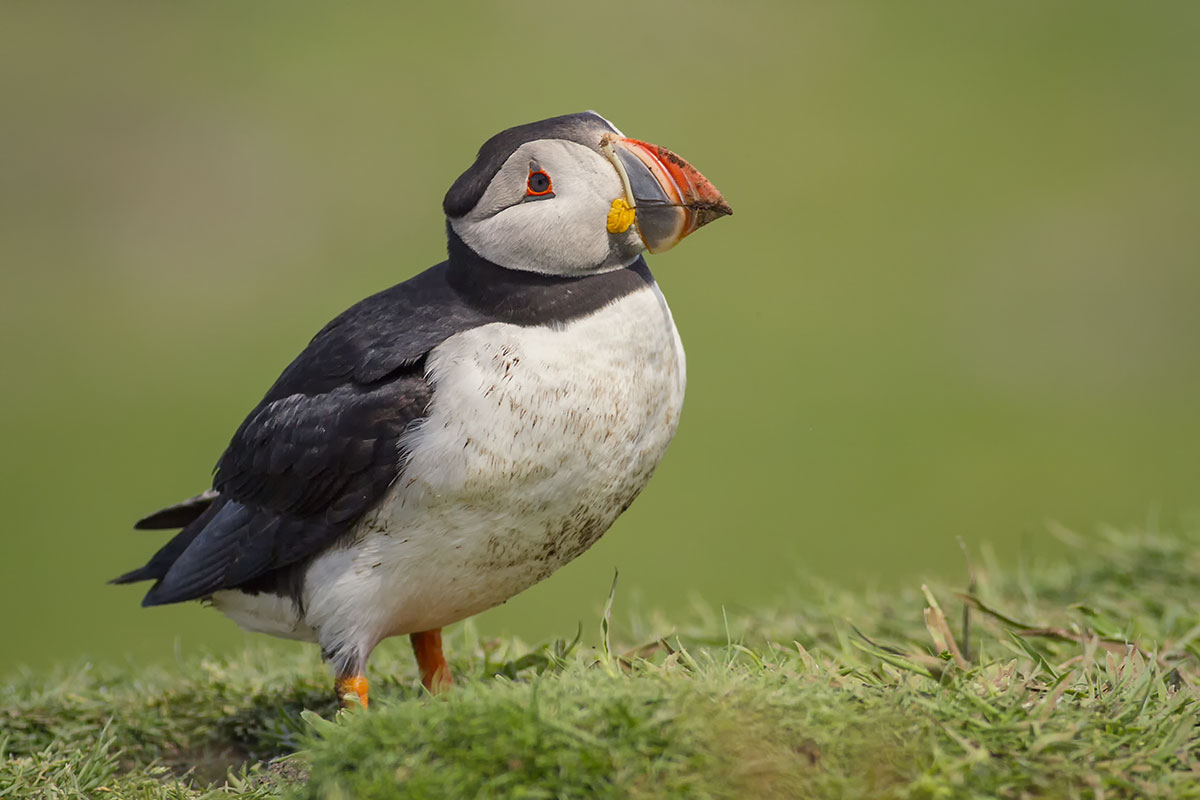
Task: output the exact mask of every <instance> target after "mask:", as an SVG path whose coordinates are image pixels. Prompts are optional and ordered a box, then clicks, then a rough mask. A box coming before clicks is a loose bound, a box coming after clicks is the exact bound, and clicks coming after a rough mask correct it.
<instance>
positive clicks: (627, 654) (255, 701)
mask: <svg viewBox="0 0 1200 800" xmlns="http://www.w3.org/2000/svg"><path fill="white" fill-rule="evenodd" d="M1061 536H1062V537H1063V538H1066V539H1067V540H1069V542H1070V544H1071V547H1072V549H1071V554H1072V557H1071V558H1070V559H1068V560H1065V561H1063V562H1061V563H1057V564H1052V565H1043V566H1039V567H1027V568H1023V569H1020V570H1008V569H1003V568H1000V567H998V566H996V565H995V564H992V563H990V562H986V559H985V562H986V563H985V564H983V565H977V566H975V567H974V568H972V569H971V570H970V576H969V578H968V579H967V580H966V581H965V585H964V586H960V587H943V586H935V587H919V588H918V587H913V588H911V589H909V590H904V591H898V592H889V593H886V594H884V593H866V594H863V593H856V594H851V593H848V592H845V591H843V590H839V589H835V588H831V587H827V586H824V587H823V586H820V585H811V586H809V587H807V589H806V590H805V591H799V592H797V595H796V597H794V598H792V599H791V600H790V601H789V602H786V603H783V604H780V606H779V607H778V608H775V609H773V610H763V611H755V612H751V613H745V614H737V615H727V614H724V613H721V612H719V611H716V610H712V609H704V608H698V609H697V610H696V611H695V613H694V615H693V618H692V619H691V620H690V621H689V622H688V623H687V624H685V625H679V626H672V625H671V624H669V623H668V622H666V621H665V620H662V619H658V618H655V617H654V616H652V615H651V616H646V617H643V618H640V619H637V620H635V621H633V622H631V623H630V624H629V625H627V626H625V628H624V629H625V630H626V633H625V634H624V635H623V636H620V637H618V636H616V635H615V634H614V635H613V636H612V637H611V638H612V639H613V640H614V641H613V643H611V644H610V643H609V641H610V635H609V634H610V632H609V630H608V625H609V617H608V615H607V614H606V615H605V618H604V620H603V622H602V629H603V635H604V640H605V644H604V645H602V646H601V647H599V648H594V649H593V648H584V647H581V646H578V645H577V644H572V643H569V642H562V641H560V642H554V643H551V644H549V645H546V646H542V647H537V648H529V647H525V646H523V645H521V644H520V643H517V642H511V641H509V642H497V641H482V640H480V639H479V638H478V637H477V636H476V635H475V634H474V632H473V631H472V629H471V628H470V627H469V626H459V628H458V630H457V631H456V633H455V635H454V636H453V637H452V639H451V640H450V642H449V646H450V653H451V660H452V665H453V667H454V668H455V671H456V679H457V680H458V686H457V687H456V689H455V690H454V691H453V692H452V693H451V694H449V695H448V696H445V697H439V698H430V697H427V696H425V695H423V694H422V693H421V692H420V691H419V690H418V688H417V687H416V685H415V681H413V680H410V676H412V675H413V674H414V671H413V668H412V665H411V663H409V662H408V661H407V660H405V659H401V658H392V659H389V658H387V657H385V658H382V659H377V662H378V663H376V664H374V666H373V675H372V679H373V704H372V708H371V710H370V711H369V712H348V713H342V714H339V713H337V712H336V709H335V707H334V704H333V700H332V698H331V696H330V692H329V687H328V676H327V675H326V673H325V671H324V670H323V668H322V667H321V666H320V665H319V664H318V663H316V659H315V656H312V655H303V654H302V655H291V654H281V653H280V652H277V651H269V650H265V649H263V650H250V651H247V652H245V653H242V654H240V655H237V656H234V657H228V658H210V659H203V660H198V661H193V662H189V663H184V664H181V665H178V666H176V667H173V668H171V669H161V668H156V669H133V668H121V667H116V666H97V665H85V666H80V667H76V668H74V669H64V670H62V671H60V672H58V673H57V674H56V675H54V676H52V677H49V678H48V677H46V676H39V675H33V674H28V673H23V674H18V675H17V676H15V678H14V679H13V680H12V681H11V682H9V683H8V684H7V685H6V686H5V687H4V688H3V690H2V691H3V694H2V695H0V731H2V733H0V754H2V757H0V798H8V797H47V798H74V797H88V798H95V797H122V798H123V797H129V798H147V799H148V800H149V799H150V798H200V797H239V798H265V797H277V796H285V797H301V798H307V797H312V798H317V797H321V798H370V797H430V798H441V797H526V798H559V797H614V798H615V797H621V798H629V797H632V798H639V797H646V798H650V797H696V798H742V797H768V798H769V797H799V798H832V797H845V798H990V797H1000V798H1035V797H1036V798H1042V797H1047V798H1077V797H1078V798H1106V799H1109V798H1123V797H1139V798H1140V797H1150V798H1158V797H1161V798H1168V797H1170V798H1189V797H1200V705H1198V703H1197V700H1198V699H1200V698H1198V693H1200V689H1198V688H1197V687H1198V681H1200V670H1198V660H1197V659H1198V658H1200V535H1188V536H1180V537H1165V536H1159V535H1152V534H1145V533H1141V534H1121V533H1115V532H1110V533H1108V534H1105V535H1104V536H1102V537H1100V538H1099V539H1097V540H1088V541H1084V540H1081V539H1078V538H1076V537H1073V536H1072V535H1070V534H1067V533H1065V532H1063V533H1061ZM616 605H617V606H618V608H619V607H620V605H621V596H620V594H619V593H618V594H617V595H616ZM617 618H618V619H620V615H619V614H618V617H617ZM618 627H620V626H618ZM620 639H625V640H626V641H627V642H630V643H636V644H637V645H638V646H626V645H619V644H616V641H619V640H620ZM394 650H395V651H397V652H399V648H394Z"/></svg>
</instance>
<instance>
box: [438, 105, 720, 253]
mask: <svg viewBox="0 0 1200 800" xmlns="http://www.w3.org/2000/svg"><path fill="white" fill-rule="evenodd" d="M442 208H443V209H444V210H445V212H446V217H447V218H448V219H449V221H450V227H451V228H452V229H453V230H454V232H455V233H456V234H458V236H459V238H461V239H462V240H463V242H465V243H466V244H467V246H468V247H470V248H471V249H472V250H474V251H475V252H476V253H478V254H479V255H480V256H483V257H484V258H486V259H487V260H488V261H491V262H493V263H495V264H499V265H500V266H502V267H508V268H510V269H520V270H526V271H530V272H541V273H546V274H551V275H585V274H588V273H592V272H605V271H608V270H612V269H617V268H619V267H623V266H628V265H629V264H631V263H632V262H633V261H634V259H636V258H637V256H638V254H640V253H641V252H642V250H649V251H650V252H652V253H659V252H662V251H663V250H667V249H668V248H670V247H672V246H674V245H675V244H676V243H677V242H678V241H679V240H680V239H682V238H683V237H685V236H687V235H688V234H689V233H691V232H692V231H694V230H696V229H697V228H699V227H700V226H702V225H705V224H707V223H709V222H712V221H713V220H714V219H717V218H718V217H722V216H724V215H726V214H732V213H733V210H732V209H730V207H729V204H728V203H726V202H725V198H723V197H721V193H720V192H718V191H717V189H716V187H714V186H713V185H712V184H711V183H709V182H708V180H707V179H706V178H705V177H704V176H703V175H701V174H700V173H699V172H698V171H697V170H696V169H695V168H694V167H692V166H691V165H690V164H688V163H687V162H686V161H684V160H683V159H682V158H680V157H679V156H677V155H675V154H674V153H672V152H671V151H670V150H667V149H666V148H664V147H658V146H656V145H652V144H646V143H645V142H639V141H637V140H636V139H626V138H625V137H624V136H622V135H621V132H620V131H618V130H617V129H616V128H614V127H613V126H612V125H611V124H610V123H609V122H608V120H606V119H604V117H602V116H600V115H599V114H597V113H596V112H594V111H585V112H584V113H582V114H568V115H566V116H562V117H552V118H551V119H546V120H542V121H541V122H532V123H530V124H528V125H519V126H517V127H515V128H509V129H508V130H506V131H503V132H501V133H498V134H496V135H495V136H493V137H492V138H491V139H488V140H487V141H486V142H485V143H484V145H483V147H481V148H480V150H479V156H478V157H477V158H476V159H475V163H474V164H472V165H471V167H470V169H468V170H467V171H466V172H464V173H463V174H462V175H460V176H459V178H458V180H456V181H455V182H454V185H453V186H451V187H450V191H449V192H447V193H446V199H445V200H444V201H443V203H442Z"/></svg>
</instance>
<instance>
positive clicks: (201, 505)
mask: <svg viewBox="0 0 1200 800" xmlns="http://www.w3.org/2000/svg"><path fill="white" fill-rule="evenodd" d="M217 497H219V495H218V494H217V492H216V491H215V490H213V489H209V490H208V491H206V492H202V493H200V494H198V495H196V496H195V497H189V498H188V499H187V500H184V501H183V502H181V503H176V504H175V505H173V506H167V507H166V508H164V509H161V510H159V511H155V512H154V513H153V514H150V515H149V516H147V517H143V518H142V519H139V520H138V521H137V522H136V523H134V526H133V527H134V528H136V529H138V530H139V531H161V530H167V529H170V528H183V527H185V526H187V525H189V524H191V522H192V521H193V520H194V519H196V517H198V516H200V515H201V514H203V513H204V512H205V511H207V510H208V507H209V506H210V505H212V501H213V500H216V499H217ZM130 574H131V575H132V574H133V573H130Z"/></svg>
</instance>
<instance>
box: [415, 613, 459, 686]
mask: <svg viewBox="0 0 1200 800" xmlns="http://www.w3.org/2000/svg"><path fill="white" fill-rule="evenodd" d="M409 638H410V639H412V646H413V652H414V653H416V655H417V666H418V667H420V668H421V683H423V684H424V685H425V688H426V689H428V690H429V691H430V692H432V693H433V694H438V693H440V692H443V691H445V690H446V689H448V688H450V685H451V684H452V683H453V682H454V681H452V680H451V679H450V665H449V664H447V663H446V657H445V656H444V655H442V629H441V628H437V629H436V630H432V631H422V632H421V633H414V634H412V635H411V636H410V637H409Z"/></svg>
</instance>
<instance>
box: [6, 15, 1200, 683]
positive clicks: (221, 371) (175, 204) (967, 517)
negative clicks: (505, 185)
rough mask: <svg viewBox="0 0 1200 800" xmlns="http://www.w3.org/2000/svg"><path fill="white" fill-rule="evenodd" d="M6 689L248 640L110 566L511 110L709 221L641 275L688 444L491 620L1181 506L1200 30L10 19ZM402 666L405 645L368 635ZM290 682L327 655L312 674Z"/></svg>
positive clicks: (854, 19) (1184, 507)
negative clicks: (596, 531)
mask: <svg viewBox="0 0 1200 800" xmlns="http://www.w3.org/2000/svg"><path fill="white" fill-rule="evenodd" d="M2 16H3V19H2V22H0V91H2V93H3V94H2V100H3V110H2V111H0V114H2V117H0V247H2V250H0V255H2V258H3V267H2V272H0V331H2V340H3V343H4V346H3V359H4V360H3V384H4V391H3V392H0V442H2V447H3V457H2V459H0V469H2V470H3V472H2V473H0V487H2V488H0V491H2V492H3V509H4V517H5V518H4V524H3V530H2V532H0V604H2V607H3V608H4V609H5V612H6V613H5V615H4V616H5V624H4V636H3V641H2V644H0V667H11V666H13V665H15V664H18V663H27V664H31V665H34V666H39V665H45V664H48V663H50V662H51V661H53V660H56V659H63V658H67V657H76V656H79V655H83V654H87V655H92V656H97V657H103V658H123V657H126V656H131V657H133V658H137V659H169V658H171V657H173V654H174V653H175V652H178V651H193V650H197V649H202V648H208V649H217V648H225V647H231V646H234V645H235V644H236V643H238V642H240V641H242V640H243V637H244V636H246V635H245V634H242V633H241V632H240V631H238V630H237V628H236V627H235V626H234V625H233V624H232V623H230V622H228V621H226V620H225V619H224V618H222V617H221V616H220V615H219V614H217V613H216V612H213V611H211V610H207V609H202V608H200V607H198V606H197V605H196V604H191V605H188V606H183V607H170V608H165V609H163V608H160V609H152V610H142V609H140V608H139V607H138V601H139V599H140V596H141V592H142V590H143V589H144V588H145V587H110V586H106V585H104V581H105V580H106V579H108V578H110V577H112V576H114V575H116V574H117V573H119V572H122V571H124V570H126V569H129V568H132V567H134V566H137V565H139V564H141V563H142V562H143V561H144V560H145V559H146V558H147V557H148V556H149V555H150V554H151V553H152V552H153V551H154V550H155V548H156V547H157V546H158V545H159V544H161V542H162V541H163V540H164V538H165V537H164V535H162V534H158V533H134V532H132V531H131V530H130V524H131V523H132V521H133V520H135V519H136V518H137V517H138V516H140V515H141V514H143V513H145V512H148V511H151V510H153V509H156V508H158V507H160V506H162V505H164V504H167V503H170V502H173V501H175V500H178V499H180V498H183V497H186V496H188V495H190V494H191V493H194V492H196V491H198V490H201V489H203V488H205V487H206V486H207V485H208V483H207V481H208V479H209V477H210V468H211V466H212V465H213V464H214V463H215V461H216V459H217V457H218V455H219V454H220V452H221V450H222V449H223V448H224V446H225V444H226V443H227V441H228V438H229V436H230V434H231V433H232V431H233V429H234V428H235V427H236V425H237V424H238V423H239V422H240V421H241V419H242V417H243V415H244V414H245V413H246V412H247V411H248V410H249V409H250V408H251V407H252V406H253V405H254V403H255V402H256V401H257V400H258V398H259V397H260V396H261V394H262V393H263V392H264V391H265V390H266V388H267V386H268V385H269V384H270V383H271V382H272V381H273V379H274V378H275V376H276V375H277V374H278V372H279V371H280V370H281V369H282V367H283V366H284V365H285V364H286V363H287V362H288V361H289V360H290V359H291V358H292V357H293V356H294V355H295V354H296V353H297V352H298V351H299V349H300V348H301V347H302V346H303V345H304V343H305V342H307V340H308V338H309V337H310V336H311V335H312V334H313V333H314V332H315V331H316V330H317V329H318V328H319V327H320V326H321V325H323V324H324V323H325V322H326V321H327V320H328V319H329V318H331V317H332V316H333V315H335V314H336V313H338V312H339V311H341V310H342V309H343V308H345V307H346V306H348V305H349V304H351V303H353V302H354V301H356V300H358V299H359V298H361V297H363V296H365V295H367V294H370V293H372V292H374V291H376V290H379V289H381V288H384V287H386V286H388V285H391V284H392V283H395V282H397V281H400V280H402V279H404V278H407V277H409V276H411V275H412V274H414V273H415V272H417V271H419V270H421V269H423V268H425V267H426V266H429V265H431V264H433V263H435V262H437V261H439V260H440V259H441V258H442V257H443V252H444V238H443V230H442V217H441V211H440V202H441V198H442V195H443V193H444V191H445V189H446V188H447V187H448V186H449V184H450V183H451V181H452V180H453V179H454V178H455V177H456V176H457V175H458V174H459V172H460V171H461V170H463V169H464V168H465V167H466V166H467V165H468V164H469V163H470V162H471V160H472V157H473V155H474V152H475V150H476V148H477V147H478V146H479V144H481V143H482V141H483V140H484V139H485V138H487V137H488V136H489V135H491V134H492V133H494V132H496V131H498V130H500V129H502V128H505V127H508V126H510V125H514V124H518V123H522V122H527V121H530V120H534V119H539V118H543V117H546V116H551V115H554V114H560V113H565V112H571V111H577V110H582V109H585V108H594V109H597V110H599V111H600V112H601V113H602V114H604V115H606V116H607V117H609V118H610V119H612V120H613V121H614V122H615V123H616V124H617V125H618V126H620V127H621V128H622V129H623V130H624V131H625V133H626V134H628V135H631V136H635V137H638V138H642V139H646V140H649V141H653V142H656V143H659V144H662V145H665V146H667V147H670V148H671V149H673V150H676V151H677V152H679V153H681V154H683V155H684V156H685V157H686V158H688V159H689V160H690V161H692V162H693V163H694V164H695V165H696V166H697V167H698V168H700V169H701V170H702V171H703V172H704V173H705V174H706V175H707V176H708V177H709V178H711V179H712V180H713V181H714V183H716V184H717V186H719V187H720V188H721V189H722V190H723V192H724V193H725V196H726V197H727V198H728V199H729V201H730V202H731V203H732V205H733V206H734V208H735V209H736V216H734V217H733V218H731V219H729V220H723V221H721V222H720V223H719V224H716V225H713V226H712V227H710V228H706V229H705V230H704V231H703V232H702V233H700V234H698V235H696V236H695V237H693V238H691V239H689V240H688V241H687V242H685V243H684V244H683V245H682V246H681V247H679V248H678V249H677V250H674V251H672V252H670V253H668V254H665V255H662V256H658V257H653V258H652V259H651V265H652V267H653V269H654V271H655V273H656V275H657V277H658V279H659V282H660V283H661V285H662V286H663V288H664V291H665V293H666V295H667V298H668V300H669V301H670V303H671V305H672V308H673V310H674V312H675V316H676V321H677V323H678V325H679V328H680V330H681V332H682V335H683V338H684V342H685V345H686V347H687V350H688V372H689V386H688V400H687V406H686V410H685V413H684V417H683V423H682V426H681V428H680V431H679V435H678V438H677V439H676V442H675V444H674V445H673V447H672V450H671V452H670V454H669V455H668V457H667V459H666V461H665V462H664V463H663V465H662V467H661V469H660V470H659V473H658V475H657V476H656V477H655V479H654V481H653V482H652V483H651V485H650V487H649V489H648V490H647V491H646V493H645V494H644V495H643V496H642V498H641V499H639V501H638V502H637V504H636V505H635V506H634V507H633V508H632V509H631V510H630V511H629V512H628V513H627V514H626V515H625V516H624V517H623V518H622V519H621V521H620V522H619V523H618V524H617V525H616V527H615V528H614V529H613V530H612V531H611V532H610V533H609V535H608V536H607V537H606V538H604V539H603V540H602V541H601V542H600V543H599V544H598V545H597V546H596V547H595V548H594V549H593V550H592V551H591V552H590V553H588V554H587V555H586V556H585V557H583V558H581V559H580V560H578V561H576V562H575V563H574V564H572V565H570V566H569V567H567V568H566V569H564V570H562V571H561V572H560V573H558V574H557V575H555V576H554V577H553V578H551V579H550V580H548V581H546V582H545V583H543V584H541V585H540V586H538V587H536V588H535V589H533V590H530V591H529V592H527V593H525V594H523V595H521V596H519V597H517V598H515V599H514V600H512V601H511V602H509V603H508V604H507V605H506V606H504V607H502V608H500V609H497V610H495V611H492V612H489V613H487V614H485V615H483V616H482V617H480V618H479V625H480V626H481V628H482V629H483V630H484V631H485V632H486V633H495V634H501V633H517V634H519V635H521V636H523V637H526V638H530V639H542V638H548V637H552V636H558V635H566V636H569V635H571V634H572V633H573V632H574V630H575V625H576V622H577V621H579V620H584V621H585V627H586V629H587V630H589V631H590V630H592V629H593V628H594V627H595V622H594V620H595V614H596V612H597V610H598V609H599V607H600V605H601V604H602V602H603V600H604V597H605V596H606V594H607V591H608V584H609V581H610V579H611V576H612V569H613V567H614V566H618V567H619V568H620V570H621V586H622V588H621V592H620V595H619V600H618V609H619V610H620V606H621V605H622V604H623V605H624V606H625V610H626V611H628V610H629V608H630V607H632V606H633V605H634V604H635V603H637V604H639V605H644V606H646V607H660V608H665V609H667V610H668V611H675V612H676V613H680V612H682V610H683V609H685V608H686V607H687V604H688V602H689V597H690V596H692V595H700V596H702V597H703V598H705V600H706V601H708V602H710V603H713V604H725V605H729V606H749V605H753V604H756V603H762V602H767V601H770V600H772V599H775V598H778V597H779V596H781V595H782V594H783V593H784V592H785V591H786V590H787V588H788V587H789V586H790V585H792V584H794V583H795V582H796V581H797V576H799V575H801V574H805V573H807V574H815V575H819V576H824V577H827V578H829V579H830V580H834V581H839V582H843V583H848V584H852V585H862V584H868V583H870V584H882V585H885V586H886V585H895V584H897V583H899V582H900V581H905V580H913V579H915V578H916V576H918V575H922V574H928V573H940V574H944V575H951V576H952V575H957V574H961V573H962V572H963V566H962V564H963V562H962V555H961V553H960V551H959V549H958V546H957V544H956V537H959V536H961V537H963V538H964V539H965V540H966V541H967V542H968V544H970V545H977V544H978V543H981V542H985V541H986V542H990V543H992V545H993V546H994V547H995V549H996V550H997V552H998V553H999V554H1000V556H1001V557H1002V558H1005V559H1009V560H1013V559H1016V558H1018V557H1019V556H1020V555H1021V554H1022V553H1034V554H1039V553H1046V552H1050V551H1051V550H1052V549H1053V544H1052V542H1051V541H1050V540H1049V537H1048V536H1047V535H1046V533H1045V530H1046V527H1045V521H1046V520H1048V519H1054V520H1059V521H1061V522H1063V523H1065V524H1067V525H1070V526H1075V527H1077V528H1080V529H1082V530H1084V531H1091V530H1094V529H1095V527H1096V526H1097V525H1098V524H1101V523H1112V524H1116V525H1140V524H1145V523H1146V522H1147V520H1151V521H1153V520H1161V523H1160V524H1162V525H1163V526H1164V527H1171V526H1173V525H1176V524H1180V523H1181V522H1186V520H1187V518H1188V515H1189V514H1191V513H1192V512H1193V510H1195V509H1197V508H1200V474H1198V469H1197V467H1198V457H1200V413H1198V409H1200V302H1198V301H1200V224H1197V219H1198V216H1200V214H1198V210H1200V156H1198V152H1200V150H1198V146H1200V94H1198V90H1197V86H1198V85H1200V48H1198V47H1197V44H1196V43H1197V41H1200V4H1196V3H1192V2H1178V3H1167V2H1163V3H1154V4H1135V3H1123V2H1121V3H1109V2H1098V0H1088V1H1087V2H1075V3H1043V2H1016V3H1014V2H1003V3H1001V2H995V3H969V4H968V3H963V4H957V3H956V4H951V3H939V4H921V3H892V2H878V3H870V4H860V3H808V2H780V3H752V2H751V3H742V4H731V3H727V2H686V3H685V2H663V3H641V4H636V5H630V4H614V5H612V6H604V5H602V4H578V5H572V4H565V3H535V2H524V3H504V4H485V3H478V4H475V3H461V2H460V3H453V4H451V3H444V4H422V5H420V6H416V5H415V4H414V5H413V6H411V7H410V6H407V5H403V4H383V3H379V4H369V5H357V6H354V7H353V9H352V8H351V7H350V6H347V5H341V4H339V5H336V6H335V5H333V4H326V5H320V6H318V5H316V4H312V5H306V4H299V3H292V2H288V3H283V2H276V3H255V4H247V3H237V2H215V3H214V2H209V3H202V4H201V3H196V4H190V5H184V4H142V3H128V4H125V3H105V4H99V3H95V4H92V3H77V4H73V5H59V4H54V3H47V4H41V3H37V4H34V3H30V4H9V5H8V6H6V8H5V10H4V11H3V12H2ZM388 646H391V647H404V646H406V645H405V644H404V643H402V642H392V643H391V644H390V645H388ZM313 657H314V658H316V655H315V649H314V656H313Z"/></svg>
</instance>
